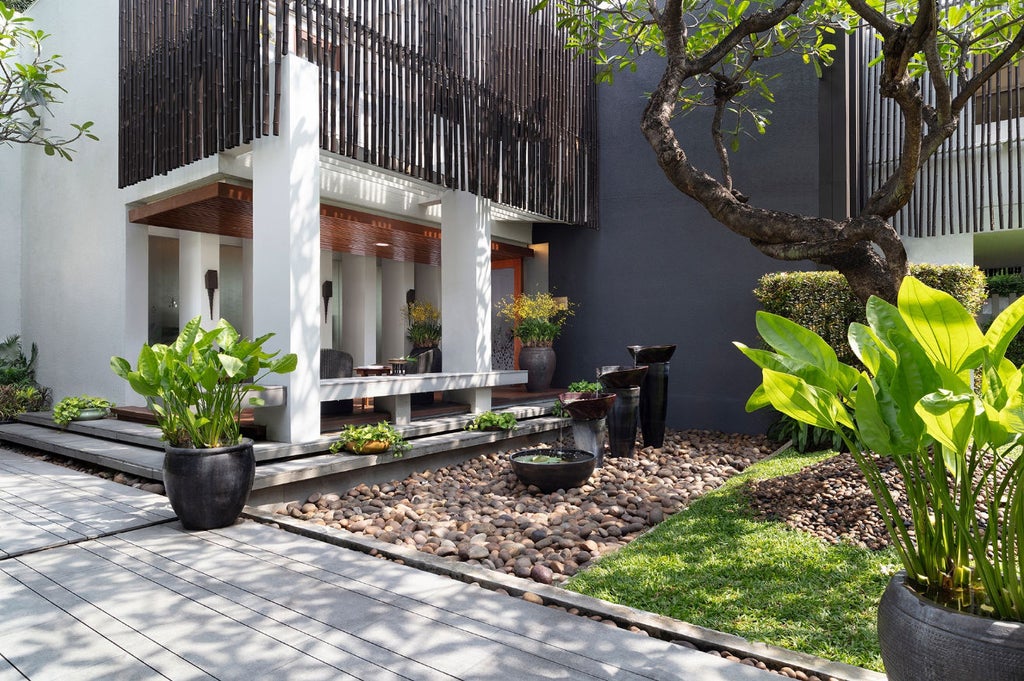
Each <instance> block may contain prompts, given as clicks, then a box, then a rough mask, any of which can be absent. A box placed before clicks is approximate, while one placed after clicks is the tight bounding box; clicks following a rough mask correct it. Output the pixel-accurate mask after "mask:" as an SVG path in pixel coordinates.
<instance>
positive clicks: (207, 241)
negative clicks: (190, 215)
mask: <svg viewBox="0 0 1024 681" xmlns="http://www.w3.org/2000/svg"><path fill="white" fill-rule="evenodd" d="M210 270H213V271H215V272H217V282H218V283H217V285H218V289H217V290H216V291H214V292H213V314H211V313H210V298H209V295H208V293H207V290H206V273H207V272H208V271H210ZM178 292H179V294H180V297H181V300H180V301H178V306H179V307H178V320H179V325H180V326H181V328H185V324H186V323H187V322H188V321H189V320H190V319H192V318H193V317H195V316H196V315H200V316H201V317H202V326H203V328H204V329H210V328H213V326H214V325H215V324H216V323H217V321H218V320H220V237H219V236H217V235H216V234H205V233H201V232H182V233H181V237H180V238H179V239H178Z"/></svg>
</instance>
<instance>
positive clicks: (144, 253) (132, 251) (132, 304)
mask: <svg viewBox="0 0 1024 681" xmlns="http://www.w3.org/2000/svg"><path fill="white" fill-rule="evenodd" d="M124 250H125V277H124V279H125V281H124V292H125V301H124V307H125V315H124V338H123V339H122V347H121V351H120V352H118V353H117V354H118V355H119V356H121V357H125V358H127V359H128V361H129V362H131V363H132V366H135V360H136V358H137V357H138V356H139V349H140V348H141V347H142V346H143V345H144V344H146V343H147V342H148V341H149V228H148V227H146V226H145V225H136V224H133V223H131V222H127V221H126V224H125V249H124ZM123 387H124V393H123V394H122V395H121V396H120V399H115V400H114V401H115V402H117V403H118V404H129V405H137V406H141V405H143V404H145V402H146V401H145V399H143V398H142V397H140V396H139V394H138V393H136V392H135V391H134V390H132V389H131V387H130V386H129V385H128V383H127V381H125V382H124V386H123Z"/></svg>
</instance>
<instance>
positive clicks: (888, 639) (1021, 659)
mask: <svg viewBox="0 0 1024 681" xmlns="http://www.w3.org/2000/svg"><path fill="white" fill-rule="evenodd" d="M878 640H879V643H880V644H881V648H882V662H883V663H884V664H885V673H886V674H887V675H888V677H889V681H909V680H911V679H913V681H980V680H981V679H985V681H1010V680H1011V679H1021V678H1022V677H1024V624H1022V623H1020V622H1007V621H1003V620H994V619H990V618H987V617H979V616H977V615H971V614H968V613H963V612H957V611H956V610H952V609H950V608H945V607H943V606H941V605H937V604H936V603H935V602H933V601H930V600H928V599H926V598H923V597H921V596H920V595H918V593H917V592H916V591H914V590H913V589H912V588H911V587H910V586H909V585H908V583H907V580H906V573H904V572H902V571H901V572H899V573H897V574H896V575H895V576H894V577H893V578H892V579H891V580H890V581H889V586H888V587H886V589H885V593H884V594H883V595H882V601H881V603H880V604H879V606H878Z"/></svg>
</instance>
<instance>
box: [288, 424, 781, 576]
mask: <svg viewBox="0 0 1024 681" xmlns="http://www.w3.org/2000/svg"><path fill="white" fill-rule="evenodd" d="M555 446H562V445H558V444H556V445H555ZM772 451H773V445H772V444H771V443H770V442H769V441H768V440H767V439H765V438H764V437H763V436H751V435H725V434H722V433H715V432H711V431H705V430H689V431H680V432H672V431H670V432H668V433H667V434H666V437H665V442H664V444H663V446H662V447H660V448H657V449H655V448H653V447H638V448H637V450H636V458H606V459H605V464H604V466H603V467H601V468H598V469H596V470H595V471H594V474H593V475H592V476H591V477H590V480H589V482H588V483H587V484H584V485H582V486H581V487H579V488H574V489H569V490H559V491H556V492H552V493H549V494H544V493H542V492H540V490H538V489H537V488H536V487H526V486H525V485H523V484H522V483H521V482H519V480H518V479H517V478H516V476H515V474H514V473H513V471H512V469H511V466H510V464H509V462H508V455H509V452H495V453H491V454H487V455H482V456H478V457H475V458H473V459H470V460H468V461H465V462H463V463H461V464H458V465H455V466H449V467H446V468H442V469H438V470H434V471H423V472H418V473H415V474H413V475H411V476H409V477H407V478H405V479H404V480H395V481H393V482H388V483H384V484H380V485H372V486H371V485H365V484H364V485H359V486H357V487H354V488H352V489H347V490H324V491H322V492H320V493H316V494H313V495H311V496H310V497H309V498H307V499H304V500H299V501H293V502H291V503H288V504H282V505H280V506H278V507H276V508H275V509H274V511H275V513H278V514H282V515H288V516H291V517H293V518H297V519H300V520H304V521H307V522H310V523H313V524H317V525H325V526H328V527H333V528H338V529H345V530H348V531H349V532H354V533H358V534H363V535H367V536H371V537H375V538H376V539H378V540H380V541H384V542H387V543H389V544H402V545H406V546H410V547H413V548H415V549H417V550H419V551H422V552H424V553H430V554H433V555H435V556H439V557H447V558H450V559H451V560H458V561H463V562H466V563H470V564H473V565H480V566H482V567H485V568H488V569H491V570H499V571H502V572H506V573H509V574H514V575H516V576H518V577H524V578H529V579H532V580H534V581H536V582H540V583H542V584H559V583H562V582H564V581H565V580H567V579H568V578H570V577H572V576H573V575H574V574H576V573H577V572H578V571H580V570H582V569H586V567H587V566H588V565H590V564H591V562H592V561H594V560H596V559H597V558H599V557H600V556H603V555H606V554H608V553H611V552H613V551H617V550H618V549H620V548H621V547H622V546H624V545H626V544H628V543H629V542H630V541H632V540H633V539H635V538H636V537H637V536H639V535H640V534H641V533H643V532H645V531H647V530H648V529H649V528H651V527H653V526H655V525H657V524H658V523H660V522H661V521H662V520H664V519H665V517H666V516H668V515H671V514H673V513H676V512H677V511H679V510H680V509H681V508H683V507H684V506H685V505H686V504H687V503H688V502H689V500H690V499H691V498H693V497H695V496H698V495H700V494H704V493H705V492H708V491H709V490H712V489H715V488H717V487H718V486H720V485H721V484H722V483H723V482H724V481H725V480H726V479H727V478H729V477H730V476H733V475H736V474H737V473H739V472H740V471H742V470H744V469H745V468H747V467H748V466H750V465H751V464H752V463H754V462H756V461H759V460H761V459H763V458H765V457H766V456H768V455H769V454H770V453H771V452H772Z"/></svg>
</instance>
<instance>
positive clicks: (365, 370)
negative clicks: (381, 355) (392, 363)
mask: <svg viewBox="0 0 1024 681" xmlns="http://www.w3.org/2000/svg"><path fill="white" fill-rule="evenodd" d="M353 371H355V372H356V376H390V375H391V367H389V366H384V365H383V364H370V365H368V366H362V367H355V368H354V369H353ZM372 399H373V398H372V397H364V398H363V411H366V410H367V409H369V408H370V401H371V400H372Z"/></svg>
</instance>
